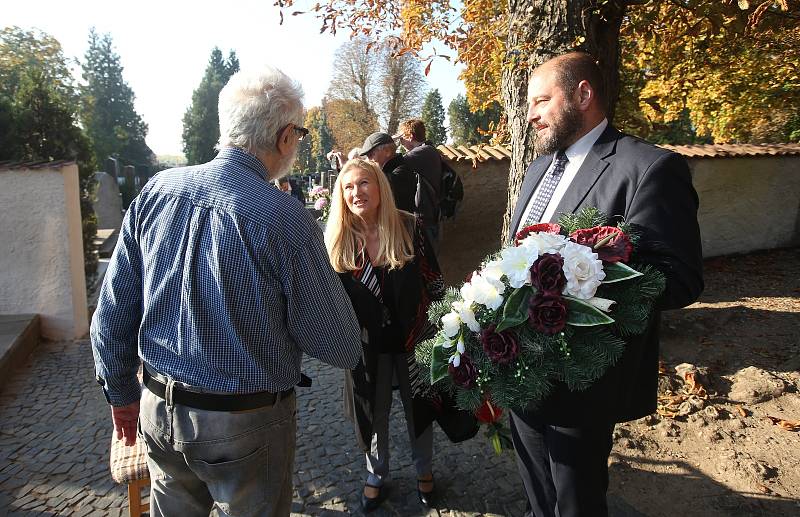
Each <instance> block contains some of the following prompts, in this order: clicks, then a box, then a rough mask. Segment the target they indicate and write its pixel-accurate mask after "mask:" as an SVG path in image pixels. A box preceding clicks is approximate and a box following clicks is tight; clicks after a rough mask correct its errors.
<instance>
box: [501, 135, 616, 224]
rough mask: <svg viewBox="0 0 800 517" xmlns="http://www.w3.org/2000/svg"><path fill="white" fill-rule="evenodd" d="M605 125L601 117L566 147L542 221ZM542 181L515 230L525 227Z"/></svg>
mask: <svg viewBox="0 0 800 517" xmlns="http://www.w3.org/2000/svg"><path fill="white" fill-rule="evenodd" d="M607 125H608V120H607V119H603V120H602V121H601V122H600V123H599V124H597V125H596V126H595V127H594V128H592V130H591V131H589V132H588V133H586V134H585V135H583V136H582V137H580V138H579V139H578V140H577V141H576V142H575V143H574V144H572V145H571V146H569V147H567V148H566V150H565V151H564V154H566V155H567V159H568V160H569V162H568V163H567V166H566V167H565V168H564V174H563V175H562V176H561V180H560V181H559V182H558V185H557V186H556V190H555V191H554V192H553V197H551V198H550V203H548V205H547V208H546V209H545V211H544V214H542V221H545V222H547V221H549V220H550V218H551V217H553V213H554V212H555V211H556V208H558V204H559V203H560V202H561V198H563V197H564V193H565V192H566V191H567V189H568V188H569V186H570V185H571V184H572V180H574V179H575V176H576V175H577V174H578V169H580V168H581V165H583V161H584V160H585V159H586V156H587V155H588V154H589V151H590V150H591V148H592V146H593V145H594V144H595V142H597V139H598V138H600V135H601V134H603V131H604V130H605V129H606V126H607ZM556 154H558V153H554V154H553V161H552V162H550V166H549V167H547V171H546V172H545V175H547V174H549V173H550V171H551V170H552V169H553V167H554V166H555V161H556ZM542 178H544V176H542ZM543 183H544V181H540V182H539V184H538V185H537V186H536V190H534V191H533V195H531V198H530V200H529V201H528V206H526V207H525V212H524V213H523V214H522V218H521V219H520V220H519V227H518V228H517V230H516V231H519V230H521V229H522V228H524V227H525V221H526V220H527V219H528V214H529V213H530V211H531V209H533V202H534V200H535V199H536V196H537V195H539V190H540V189H541V188H542V184H543ZM536 222H540V221H536Z"/></svg>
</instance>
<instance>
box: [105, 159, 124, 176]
mask: <svg viewBox="0 0 800 517" xmlns="http://www.w3.org/2000/svg"><path fill="white" fill-rule="evenodd" d="M105 161H106V168H105V170H106V172H107V173H108V174H110V175H111V176H112V177H114V178H119V174H120V170H119V162H118V161H117V160H115V159H114V158H106V160H105Z"/></svg>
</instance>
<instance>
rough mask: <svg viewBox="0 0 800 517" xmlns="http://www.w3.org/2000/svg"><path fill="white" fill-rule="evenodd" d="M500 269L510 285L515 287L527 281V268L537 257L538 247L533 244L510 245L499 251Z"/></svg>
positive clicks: (528, 268)
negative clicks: (524, 245) (525, 245)
mask: <svg viewBox="0 0 800 517" xmlns="http://www.w3.org/2000/svg"><path fill="white" fill-rule="evenodd" d="M500 257H501V258H500V269H501V270H502V271H503V274H504V275H506V278H508V283H509V285H510V286H511V287H514V288H517V287H522V286H523V285H525V282H527V281H528V277H529V270H530V268H531V264H533V263H534V262H535V261H536V259H537V258H538V257H539V249H538V248H537V247H534V246H528V247H523V246H516V247H514V246H512V247H510V248H506V249H504V250H503V251H501V252H500Z"/></svg>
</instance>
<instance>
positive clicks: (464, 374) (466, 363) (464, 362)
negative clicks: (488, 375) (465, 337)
mask: <svg viewBox="0 0 800 517" xmlns="http://www.w3.org/2000/svg"><path fill="white" fill-rule="evenodd" d="M447 373H449V374H450V377H452V378H453V382H454V383H456V385H458V386H461V387H462V388H465V389H468V390H469V389H472V388H474V387H475V381H476V380H477V378H478V369H477V368H475V363H473V362H472V360H471V359H470V358H469V356H468V355H467V354H461V363H460V364H459V365H458V367H455V366H453V363H450V364H449V365H448V366H447Z"/></svg>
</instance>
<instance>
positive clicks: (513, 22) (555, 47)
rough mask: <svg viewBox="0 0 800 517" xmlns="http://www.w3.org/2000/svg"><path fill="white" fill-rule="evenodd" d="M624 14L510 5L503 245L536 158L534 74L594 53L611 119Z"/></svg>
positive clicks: (554, 0)
mask: <svg viewBox="0 0 800 517" xmlns="http://www.w3.org/2000/svg"><path fill="white" fill-rule="evenodd" d="M624 14H625V1H624V0H605V1H604V0H509V4H508V39H507V44H506V49H507V50H506V56H505V61H504V63H503V77H502V84H501V89H502V97H503V104H504V106H505V111H506V115H507V117H508V130H509V133H510V134H511V166H510V169H509V172H508V206H507V208H506V214H505V217H504V219H503V234H502V240H501V243H505V242H507V239H508V235H509V231H510V229H509V224H510V221H511V212H512V210H513V209H514V205H515V203H516V201H517V197H518V196H519V189H520V187H521V186H522V180H523V179H524V177H525V170H526V168H527V166H528V165H529V164H530V163H531V161H533V159H534V158H535V156H534V152H533V140H534V137H535V135H534V132H533V131H532V130H531V128H530V126H529V124H528V122H527V120H526V113H527V109H528V102H527V87H528V78H529V76H530V73H531V72H532V71H533V69H534V68H536V67H537V66H539V65H540V64H542V63H544V62H545V61H547V60H548V59H550V58H552V57H555V56H557V55H560V54H563V53H565V52H568V51H571V50H584V51H587V52H589V53H590V54H592V55H593V56H595V57H596V58H597V60H598V62H599V64H600V68H601V69H602V70H603V72H604V74H605V78H606V86H607V91H608V95H609V99H610V100H611V102H610V105H611V107H610V109H609V120H611V118H612V117H611V114H613V106H614V104H615V101H616V98H617V95H618V91H619V28H620V25H621V24H622V18H623V16H624Z"/></svg>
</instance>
